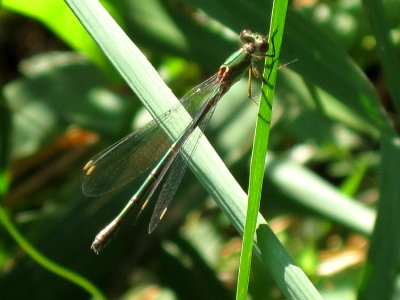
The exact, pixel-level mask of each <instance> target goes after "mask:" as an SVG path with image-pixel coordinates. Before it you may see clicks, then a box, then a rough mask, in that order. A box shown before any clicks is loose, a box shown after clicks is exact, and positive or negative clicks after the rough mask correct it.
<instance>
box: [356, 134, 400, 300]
mask: <svg viewBox="0 0 400 300" xmlns="http://www.w3.org/2000/svg"><path fill="white" fill-rule="evenodd" d="M381 147H382V149H381V153H382V163H381V166H380V170H381V172H380V174H381V179H380V187H379V190H380V197H379V205H378V214H377V219H376V224H375V228H374V232H373V234H372V237H371V245H370V249H369V252H368V259H367V262H366V267H365V271H364V277H363V283H362V286H361V289H360V299H378V298H379V299H391V298H392V297H393V292H394V289H395V286H396V282H397V273H398V267H397V263H395V262H396V261H397V260H398V256H399V248H400V240H399V239H398V238H396V237H394V236H393V233H394V232H397V231H398V228H399V227H400V201H399V195H400V185H399V184H398V178H399V174H398V173H399V168H400V141H399V138H398V137H393V136H391V135H387V134H384V135H383V136H382V146H381Z"/></svg>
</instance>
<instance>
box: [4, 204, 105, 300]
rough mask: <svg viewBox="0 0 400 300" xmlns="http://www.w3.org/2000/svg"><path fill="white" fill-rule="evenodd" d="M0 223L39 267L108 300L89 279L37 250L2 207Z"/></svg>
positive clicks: (98, 297)
mask: <svg viewBox="0 0 400 300" xmlns="http://www.w3.org/2000/svg"><path fill="white" fill-rule="evenodd" d="M0 223H1V224H2V225H3V227H4V228H5V230H6V231H7V232H8V233H9V234H10V236H11V237H12V238H13V239H14V240H15V242H16V243H17V244H18V245H19V246H20V247H21V248H22V249H23V250H24V251H25V252H26V253H27V254H28V255H29V256H30V257H31V258H32V259H33V260H34V261H35V262H37V263H38V264H39V265H41V266H42V267H43V268H45V269H46V270H48V271H50V272H52V273H54V274H56V275H58V276H60V277H62V278H64V279H66V280H68V281H70V282H72V283H74V284H76V285H78V286H80V287H81V288H83V289H84V290H85V291H87V292H88V293H89V294H91V295H92V297H93V298H94V299H99V300H102V299H106V297H105V296H104V295H103V294H102V293H101V292H100V290H99V289H97V287H96V286H95V285H94V284H93V283H91V282H90V281H89V280H88V279H86V278H84V277H82V276H80V275H79V274H77V273H74V272H72V271H71V270H68V269H67V268H65V267H63V266H61V265H59V264H57V263H56V262H54V261H52V260H50V259H49V258H47V257H46V256H44V255H43V254H41V253H40V252H39V251H38V250H37V249H35V248H34V247H33V246H32V245H31V244H30V243H29V242H28V241H27V240H26V239H25V238H24V237H23V235H22V234H21V233H20V232H19V231H18V230H17V228H16V227H15V226H14V224H13V223H12V222H11V220H10V218H9V217H8V215H7V212H6V211H5V210H4V208H3V207H2V206H0Z"/></svg>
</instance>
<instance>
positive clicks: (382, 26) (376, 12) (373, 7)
mask: <svg viewBox="0 0 400 300" xmlns="http://www.w3.org/2000/svg"><path fill="white" fill-rule="evenodd" d="M363 6H364V9H365V11H366V15H367V17H368V18H369V20H370V22H371V28H372V30H373V32H374V34H375V39H376V41H377V50H378V54H379V57H380V60H381V61H382V68H383V71H384V75H385V79H386V80H387V83H388V88H389V92H390V94H391V96H392V100H393V103H394V106H395V107H396V111H397V115H398V116H399V115H400V85H399V78H400V59H399V56H398V51H397V50H398V49H395V47H394V45H393V43H392V41H391V40H390V28H389V26H388V22H387V18H386V16H385V13H384V9H383V3H382V2H381V1H373V0H364V1H363Z"/></svg>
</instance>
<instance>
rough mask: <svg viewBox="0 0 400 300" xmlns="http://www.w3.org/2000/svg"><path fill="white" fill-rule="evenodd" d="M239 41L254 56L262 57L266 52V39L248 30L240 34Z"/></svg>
mask: <svg viewBox="0 0 400 300" xmlns="http://www.w3.org/2000/svg"><path fill="white" fill-rule="evenodd" d="M240 41H241V42H242V43H243V44H245V45H246V46H247V49H251V52H252V53H253V54H255V55H259V54H261V55H262V54H264V53H265V52H267V51H268V47H269V45H268V38H267V37H266V36H265V35H262V34H260V33H257V32H253V31H251V30H250V29H244V30H242V31H241V32H240Z"/></svg>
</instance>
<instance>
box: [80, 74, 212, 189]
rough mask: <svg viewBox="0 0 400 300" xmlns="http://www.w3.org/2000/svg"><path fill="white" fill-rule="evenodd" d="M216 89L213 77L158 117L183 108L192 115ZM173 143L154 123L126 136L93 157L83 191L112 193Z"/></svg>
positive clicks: (166, 117) (153, 163)
mask: <svg viewBox="0 0 400 300" xmlns="http://www.w3.org/2000/svg"><path fill="white" fill-rule="evenodd" d="M216 88H217V82H216V75H214V76H212V77H210V78H209V79H207V80H206V81H204V82H203V83H201V84H199V85H198V86H196V87H195V88H193V89H192V90H190V91H189V92H188V93H187V94H186V95H185V96H184V97H183V98H181V99H180V102H181V104H182V105H177V106H175V107H173V108H172V109H170V110H168V111H167V112H165V113H164V114H163V115H161V116H160V117H158V119H159V120H161V121H165V122H166V121H167V120H168V119H169V118H173V117H176V115H177V114H179V113H180V112H181V110H182V109H186V110H187V111H188V112H189V114H190V115H192V116H193V115H195V113H196V111H197V109H199V107H201V105H202V104H203V103H204V102H205V101H206V100H207V99H208V98H209V96H210V95H211V94H212V93H213V92H214V91H215V89H216ZM171 144H172V141H171V140H170V139H169V138H168V136H167V135H166V134H165V133H164V131H163V130H162V129H161V128H160V127H159V126H158V124H157V122H156V121H155V120H153V121H151V122H149V123H148V124H147V125H145V126H144V127H142V128H141V129H139V130H137V131H135V132H133V133H131V134H129V135H127V136H126V137H124V138H123V139H121V140H120V141H118V142H116V143H115V144H113V145H111V146H110V147H108V148H107V149H105V150H104V151H102V152H100V153H99V154H97V155H96V156H95V157H93V158H92V159H91V160H90V161H89V163H88V164H87V167H86V166H85V168H84V174H83V177H82V191H83V193H84V194H85V195H87V196H97V195H101V194H104V193H106V192H109V191H112V190H114V189H117V188H119V187H121V186H122V185H124V184H126V183H127V182H129V181H130V180H132V179H134V178H135V177H137V176H139V175H141V174H143V173H144V172H145V171H146V170H148V169H149V168H150V167H152V166H154V165H155V163H156V162H157V161H158V160H159V159H160V157H161V156H162V155H163V154H164V153H165V151H167V149H168V148H169V146H170V145H171Z"/></svg>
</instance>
